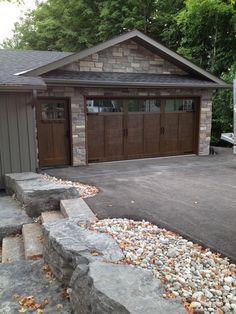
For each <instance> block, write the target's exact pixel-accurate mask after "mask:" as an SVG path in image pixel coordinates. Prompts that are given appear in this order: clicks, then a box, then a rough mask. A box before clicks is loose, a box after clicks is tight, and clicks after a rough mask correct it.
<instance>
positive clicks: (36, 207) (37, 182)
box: [5, 172, 80, 217]
mask: <svg viewBox="0 0 236 314" xmlns="http://www.w3.org/2000/svg"><path fill="white" fill-rule="evenodd" d="M5 184H6V191H7V192H8V193H9V194H13V193H14V194H15V196H16V198H17V199H18V200H19V201H20V202H21V203H22V204H24V209H25V211H26V213H27V214H28V215H29V216H30V217H37V216H40V215H41V213H42V212H45V211H50V210H59V209H60V200H62V199H69V198H77V197H79V196H80V195H79V191H78V190H77V189H76V188H74V187H71V186H69V185H66V184H60V183H56V182H52V181H49V180H46V179H44V178H43V177H42V176H41V175H39V174H36V173H33V172H26V173H11V174H6V175H5Z"/></svg>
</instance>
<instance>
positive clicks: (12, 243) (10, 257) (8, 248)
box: [2, 235, 25, 263]
mask: <svg viewBox="0 0 236 314" xmlns="http://www.w3.org/2000/svg"><path fill="white" fill-rule="evenodd" d="M24 259H25V251H24V242H23V238H22V235H18V236H15V237H6V238H4V239H3V241H2V263H12V262H16V261H22V260H24Z"/></svg>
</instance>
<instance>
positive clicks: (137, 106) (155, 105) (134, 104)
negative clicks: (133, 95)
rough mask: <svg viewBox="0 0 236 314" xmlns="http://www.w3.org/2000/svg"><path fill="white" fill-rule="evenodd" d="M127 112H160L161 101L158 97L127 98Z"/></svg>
mask: <svg viewBox="0 0 236 314" xmlns="http://www.w3.org/2000/svg"><path fill="white" fill-rule="evenodd" d="M127 102H128V111H129V112H160V108H161V102H160V100H158V99H132V100H128V101H127Z"/></svg>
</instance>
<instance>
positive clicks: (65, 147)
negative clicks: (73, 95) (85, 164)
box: [37, 99, 70, 167]
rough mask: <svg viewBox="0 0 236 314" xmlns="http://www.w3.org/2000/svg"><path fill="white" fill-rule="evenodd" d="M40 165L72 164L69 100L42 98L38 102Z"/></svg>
mask: <svg viewBox="0 0 236 314" xmlns="http://www.w3.org/2000/svg"><path fill="white" fill-rule="evenodd" d="M37 135H38V150H39V166H40V167H48V166H59V165H69V164H70V128H69V105H68V101H67V100H61V99H41V100H40V101H39V103H38V104H37Z"/></svg>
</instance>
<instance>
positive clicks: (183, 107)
mask: <svg viewBox="0 0 236 314" xmlns="http://www.w3.org/2000/svg"><path fill="white" fill-rule="evenodd" d="M173 111H194V100H193V99H166V101H165V112H173Z"/></svg>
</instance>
